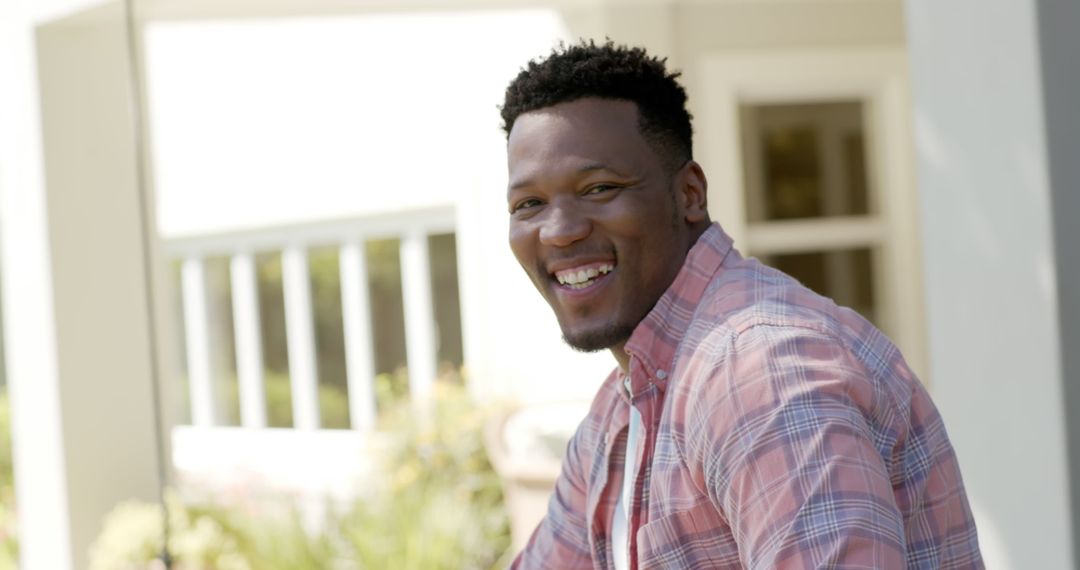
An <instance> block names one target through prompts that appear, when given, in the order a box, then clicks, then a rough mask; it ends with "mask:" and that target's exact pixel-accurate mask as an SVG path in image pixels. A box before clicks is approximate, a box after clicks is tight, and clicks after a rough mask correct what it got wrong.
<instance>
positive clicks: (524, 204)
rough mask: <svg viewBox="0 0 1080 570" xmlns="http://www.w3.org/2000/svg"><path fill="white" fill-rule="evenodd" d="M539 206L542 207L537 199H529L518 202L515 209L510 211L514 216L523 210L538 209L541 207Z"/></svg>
mask: <svg viewBox="0 0 1080 570" xmlns="http://www.w3.org/2000/svg"><path fill="white" fill-rule="evenodd" d="M539 205H540V200H537V199H536V198H529V199H528V200H522V201H520V202H518V203H517V204H515V205H514V207H513V209H511V210H510V213H511V214H513V213H514V212H517V211H518V210H522V209H526V208H533V207H536V206H539Z"/></svg>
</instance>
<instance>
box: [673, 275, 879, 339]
mask: <svg viewBox="0 0 1080 570" xmlns="http://www.w3.org/2000/svg"><path fill="white" fill-rule="evenodd" d="M860 320H863V319H861V318H859V317H857V315H855V314H854V313H853V312H852V311H850V310H849V309H844V308H842V307H839V306H837V305H836V303H834V302H833V301H832V300H831V299H829V298H827V297H823V296H821V295H819V294H817V293H815V292H814V291H812V290H810V289H809V288H807V287H805V286H804V285H802V284H801V283H799V282H798V281H797V280H795V279H794V278H792V277H791V276H789V275H787V274H785V273H783V272H781V271H779V270H776V269H773V268H771V267H768V266H766V265H764V264H762V263H760V262H759V261H758V260H756V259H754V258H747V259H741V260H738V261H737V262H735V263H733V264H731V265H729V266H726V267H724V269H723V270H722V271H720V272H718V274H717V275H716V277H715V278H714V279H713V281H712V282H711V283H710V285H709V287H708V288H707V289H706V291H705V293H704V295H702V298H701V301H700V303H699V304H698V306H697V308H696V309H695V311H694V316H693V318H692V319H691V321H690V331H688V332H690V333H691V334H688V335H687V340H692V339H693V338H696V337H697V336H711V337H714V338H716V337H719V338H728V337H732V338H737V337H738V336H740V335H743V334H745V333H747V332H748V331H751V330H754V329H756V328H758V327H761V326H770V327H791V328H794V329H806V330H813V331H819V332H822V333H826V334H834V335H837V336H841V335H843V334H844V333H845V332H846V330H847V329H850V328H852V327H856V328H858V327H860V326H861V325H862V323H860V322H859V321H860ZM866 324H869V323H866ZM695 333H696V334H695Z"/></svg>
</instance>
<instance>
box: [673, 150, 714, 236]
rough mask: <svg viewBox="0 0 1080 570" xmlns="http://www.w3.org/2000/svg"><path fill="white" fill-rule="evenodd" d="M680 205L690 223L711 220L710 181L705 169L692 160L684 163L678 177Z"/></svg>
mask: <svg viewBox="0 0 1080 570" xmlns="http://www.w3.org/2000/svg"><path fill="white" fill-rule="evenodd" d="M678 180H679V181H678V184H679V186H678V188H677V190H676V191H677V193H678V195H677V196H676V198H677V199H678V200H679V206H680V207H681V209H682V216H683V218H684V219H685V220H686V222H687V223H689V224H697V223H699V222H704V221H708V220H709V199H708V194H709V181H708V180H706V179H705V171H704V170H702V169H701V165H700V164H698V163H697V162H695V161H693V160H690V161H687V163H686V164H685V165H683V167H682V169H681V172H680V173H679V178H678Z"/></svg>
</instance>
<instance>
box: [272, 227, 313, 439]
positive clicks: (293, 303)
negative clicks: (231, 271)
mask: <svg viewBox="0 0 1080 570" xmlns="http://www.w3.org/2000/svg"><path fill="white" fill-rule="evenodd" d="M281 273H282V286H283V288H284V290H285V291H284V293H285V337H286V340H287V342H288V345H289V376H290V377H291V378H290V381H291V383H292V407H293V427H295V428H297V429H318V428H319V375H318V368H317V362H316V356H315V323H314V321H313V320H312V312H311V282H310V277H309V275H308V258H307V251H305V250H304V248H303V247H300V246H289V247H287V248H285V250H284V251H282V252H281Z"/></svg>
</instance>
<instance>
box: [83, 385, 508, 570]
mask: <svg viewBox="0 0 1080 570" xmlns="http://www.w3.org/2000/svg"><path fill="white" fill-rule="evenodd" d="M403 377H404V375H403V373H399V374H397V375H380V377H379V381H378V386H379V391H380V394H381V396H380V406H381V410H382V412H381V413H380V418H379V427H380V434H379V435H380V437H384V438H386V440H387V445H386V446H385V447H380V449H382V450H383V451H382V453H380V454H379V455H378V456H376V457H374V458H373V460H375V461H378V462H379V464H380V465H381V469H379V470H377V473H378V475H377V476H376V477H375V478H374V480H372V481H370V482H367V481H365V488H367V489H370V490H371V493H370V494H368V495H365V497H363V498H361V499H358V500H357V501H356V502H355V503H354V504H353V505H351V506H349V507H347V508H345V509H337V510H332V511H331V514H330V515H329V516H328V519H327V520H326V521H325V524H324V525H323V529H324V530H323V532H321V533H317V534H313V533H309V532H307V531H305V530H304V525H302V524H301V523H300V518H299V516H298V515H297V513H296V511H295V510H293V511H290V512H289V513H287V514H286V515H285V516H267V515H266V514H265V513H263V514H262V515H256V514H255V513H256V512H257V511H259V510H260V509H252V508H244V507H243V506H232V507H222V506H217V507H205V506H203V507H199V506H193V505H187V504H183V503H182V502H181V501H180V500H179V499H178V498H177V497H176V496H175V495H170V496H169V498H168V504H169V517H170V527H171V532H172V539H171V541H170V547H171V551H172V554H173V559H174V561H175V562H176V564H175V565H174V569H176V570H278V569H281V570H284V569H290V570H294V569H301V568H311V569H340V570H346V569H358V570H359V569H369V568H370V569H384V568H394V569H395V570H414V569H415V570H419V569H424V570H428V569H434V570H438V569H441V568H446V569H451V568H453V569H486V568H494V567H502V566H505V564H506V563H507V562H508V561H507V559H506V556H507V555H508V548H509V545H510V533H509V523H508V519H507V516H506V513H505V511H504V508H503V497H502V488H501V485H500V482H499V479H498V477H497V475H496V474H495V472H494V470H493V469H492V466H491V464H490V463H489V462H488V459H487V455H486V453H485V450H484V447H483V440H482V435H481V433H482V427H483V422H484V421H485V414H484V413H483V412H482V411H481V410H479V409H477V408H476V407H475V406H474V405H473V404H472V403H471V401H470V400H469V398H468V396H467V394H466V393H465V390H464V389H463V388H462V386H461V382H460V379H459V378H456V377H454V378H451V379H443V380H440V381H439V382H436V384H435V397H434V399H433V401H432V403H431V404H430V405H429V406H427V408H426V410H425V409H424V408H422V407H419V406H417V405H415V404H413V403H410V402H409V401H407V400H406V399H405V398H404V397H403V396H402V392H400V387H401V384H402V381H401V379H402V378H403ZM263 510H265V509H263ZM161 519H162V517H161V511H160V506H158V505H154V504H147V503H128V504H124V505H121V506H118V507H117V508H116V509H115V510H114V511H113V512H112V513H111V514H110V515H109V517H108V518H107V520H106V522H105V530H104V531H103V532H102V534H101V536H100V537H99V538H98V540H97V541H96V542H95V545H94V550H93V563H92V565H91V570H129V569H140V570H141V569H155V568H159V566H155V564H159V563H157V562H155V561H154V558H155V556H156V555H157V554H158V552H157V550H158V548H159V546H158V545H160V540H161Z"/></svg>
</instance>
